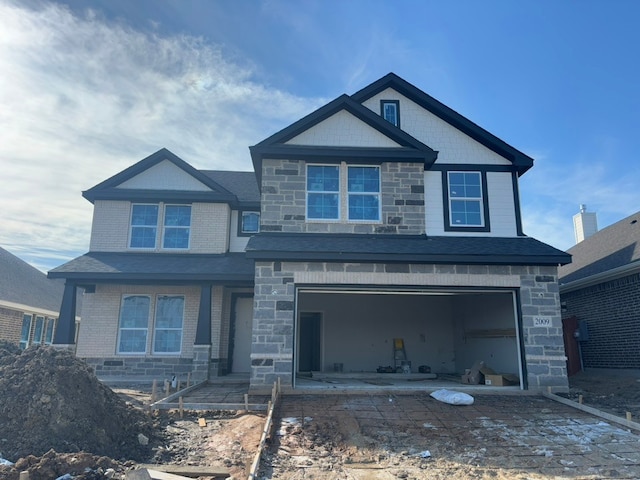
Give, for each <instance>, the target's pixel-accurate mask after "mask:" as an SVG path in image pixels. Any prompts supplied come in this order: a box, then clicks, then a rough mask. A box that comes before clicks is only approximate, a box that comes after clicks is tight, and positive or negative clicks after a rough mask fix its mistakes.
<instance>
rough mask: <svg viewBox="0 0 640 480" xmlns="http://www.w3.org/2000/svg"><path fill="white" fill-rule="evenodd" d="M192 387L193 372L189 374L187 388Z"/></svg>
mask: <svg viewBox="0 0 640 480" xmlns="http://www.w3.org/2000/svg"><path fill="white" fill-rule="evenodd" d="M190 386H191V372H189V373H187V388H189V387H190Z"/></svg>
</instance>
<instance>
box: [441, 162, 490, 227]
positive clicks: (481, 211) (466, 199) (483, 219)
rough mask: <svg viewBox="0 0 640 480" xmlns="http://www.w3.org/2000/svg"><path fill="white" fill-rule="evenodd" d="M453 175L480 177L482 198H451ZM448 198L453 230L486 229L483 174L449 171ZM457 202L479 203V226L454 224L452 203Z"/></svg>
mask: <svg viewBox="0 0 640 480" xmlns="http://www.w3.org/2000/svg"><path fill="white" fill-rule="evenodd" d="M452 173H473V174H474V175H477V176H478V180H479V184H480V197H452V196H451V174H452ZM447 198H448V201H449V227H451V228H484V227H485V218H484V189H483V186H482V172H478V171H470V170H467V171H460V170H455V171H449V172H447ZM456 200H464V201H473V202H477V203H478V205H479V206H480V224H479V225H467V224H457V223H453V208H452V206H451V203H452V202H453V201H456Z"/></svg>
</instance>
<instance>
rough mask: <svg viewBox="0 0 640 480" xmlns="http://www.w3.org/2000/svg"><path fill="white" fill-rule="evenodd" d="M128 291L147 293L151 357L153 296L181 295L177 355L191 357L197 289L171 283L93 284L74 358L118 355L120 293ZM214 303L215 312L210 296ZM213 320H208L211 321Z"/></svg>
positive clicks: (138, 293) (216, 300) (148, 340)
mask: <svg viewBox="0 0 640 480" xmlns="http://www.w3.org/2000/svg"><path fill="white" fill-rule="evenodd" d="M131 294H137V295H148V296H149V297H151V311H150V313H149V316H150V321H149V331H148V334H147V354H146V356H152V355H151V350H152V342H153V319H154V315H155V310H154V308H155V303H156V296H157V295H183V296H184V297H185V307H184V308H185V311H184V321H183V330H182V352H181V353H180V356H181V357H185V358H191V357H192V356H193V343H194V341H195V337H196V326H197V322H198V309H199V307H200V288H199V287H197V286H171V285H168V286H159V285H153V286H151V285H97V286H96V293H93V294H85V296H84V298H83V305H82V322H80V331H79V333H78V344H77V355H78V357H81V358H99V357H112V356H113V357H115V356H119V355H117V353H116V350H117V339H118V324H119V316H120V305H121V301H122V297H123V295H131ZM214 302H215V303H214V308H213V309H212V311H213V312H215V305H216V304H219V303H220V302H219V300H218V299H214ZM212 315H213V313H212ZM213 321H214V320H213V319H212V322H213ZM135 356H145V355H135ZM154 356H161V355H154ZM171 356H175V355H171Z"/></svg>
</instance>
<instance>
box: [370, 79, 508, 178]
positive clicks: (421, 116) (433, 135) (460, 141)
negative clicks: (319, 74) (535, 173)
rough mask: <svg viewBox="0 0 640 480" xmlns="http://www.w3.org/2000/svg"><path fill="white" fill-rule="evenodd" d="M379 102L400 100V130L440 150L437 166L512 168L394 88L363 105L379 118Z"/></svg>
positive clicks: (500, 158) (506, 161) (505, 161)
mask: <svg viewBox="0 0 640 480" xmlns="http://www.w3.org/2000/svg"><path fill="white" fill-rule="evenodd" d="M380 100H399V101H400V128H402V130H404V131H405V132H407V133H408V134H409V135H412V136H413V137H415V138H417V139H418V140H420V141H421V142H422V143H425V144H427V145H429V146H430V147H431V148H433V149H434V150H437V151H438V152H439V153H438V160H437V161H436V163H437V164H438V163H473V164H482V165H511V162H510V161H508V160H507V159H505V158H503V157H501V156H500V155H498V154H497V153H495V152H493V151H492V150H489V149H488V148H486V147H485V146H483V145H482V144H480V143H478V142H476V141H475V140H473V139H472V138H471V137H468V136H467V135H465V134H464V133H462V132H460V131H459V130H458V129H457V128H455V127H452V126H451V125H449V124H448V123H447V122H445V121H443V120H442V119H440V118H439V117H437V116H435V115H433V114H432V113H431V112H429V111H427V110H425V109H424V108H422V107H421V106H419V105H418V104H417V103H414V102H413V101H411V100H409V99H408V98H406V97H405V96H403V95H401V94H399V93H398V92H396V91H395V90H393V89H390V88H388V89H386V90H384V91H382V92H380V93H379V94H378V95H376V96H374V97H371V98H370V99H369V100H367V101H366V102H364V103H363V105H364V106H365V107H367V108H369V109H370V110H372V111H373V112H375V113H376V114H377V115H380Z"/></svg>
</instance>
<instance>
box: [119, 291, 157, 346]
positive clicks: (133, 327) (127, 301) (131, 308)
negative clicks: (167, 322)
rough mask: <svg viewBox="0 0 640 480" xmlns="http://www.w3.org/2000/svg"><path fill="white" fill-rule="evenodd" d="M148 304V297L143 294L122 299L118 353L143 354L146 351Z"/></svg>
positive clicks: (149, 302)
mask: <svg viewBox="0 0 640 480" xmlns="http://www.w3.org/2000/svg"><path fill="white" fill-rule="evenodd" d="M150 304H151V300H150V298H149V297H147V296H143V295H130V296H126V297H124V298H123V299H122V305H121V307H120V331H119V335H118V337H119V338H118V353H125V354H144V353H145V352H146V351H147V331H148V328H149V311H150Z"/></svg>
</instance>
